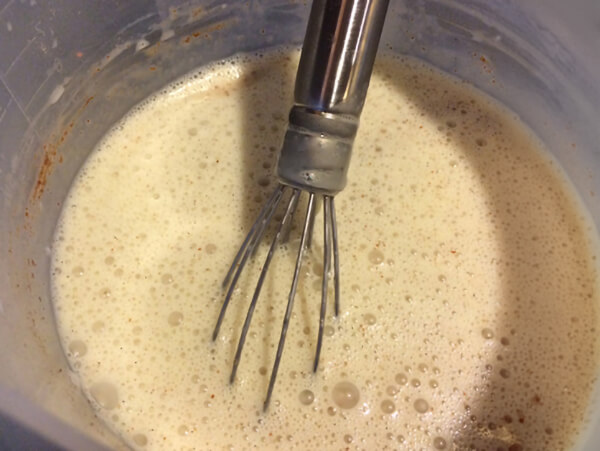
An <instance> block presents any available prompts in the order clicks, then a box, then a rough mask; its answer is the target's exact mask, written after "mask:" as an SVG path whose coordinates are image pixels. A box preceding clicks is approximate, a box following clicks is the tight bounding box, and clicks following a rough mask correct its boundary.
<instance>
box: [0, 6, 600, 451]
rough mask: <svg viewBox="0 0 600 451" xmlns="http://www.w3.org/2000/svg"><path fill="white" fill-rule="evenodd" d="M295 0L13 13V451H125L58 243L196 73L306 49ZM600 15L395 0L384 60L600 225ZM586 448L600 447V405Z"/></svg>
mask: <svg viewBox="0 0 600 451" xmlns="http://www.w3.org/2000/svg"><path fill="white" fill-rule="evenodd" d="M309 6H310V5H307V4H305V2H301V1H298V0H249V1H237V0H231V1H229V2H223V1H216V0H213V1H210V0H209V1H196V2H194V1H183V0H172V1H169V0H155V1H153V2H151V1H145V0H127V1H116V0H97V1H94V2H82V1H77V0H56V1H50V2H39V3H38V2H36V1H35V0H30V1H24V0H0V218H1V220H0V342H1V343H2V352H0V448H3V449H4V448H9V449H10V448H15V449H17V448H18V449H22V448H24V447H26V446H29V447H30V448H32V449H38V448H43V447H46V448H47V449H53V448H52V447H63V448H67V449H87V450H93V449H104V447H113V448H123V447H124V445H122V444H121V443H120V441H119V440H118V438H116V437H114V436H113V435H112V434H111V433H110V432H109V431H108V430H107V429H106V427H105V426H103V425H102V424H101V423H100V422H99V421H98V420H97V419H96V418H95V417H94V413H93V411H92V409H91V407H90V405H89V404H88V402H87V401H86V399H85V398H84V397H83V396H82V395H81V393H80V390H79V388H78V387H77V386H76V384H75V383H73V380H74V379H73V378H72V376H71V375H72V373H71V370H70V369H69V367H68V365H67V361H66V359H65V356H64V354H63V352H62V349H61V347H60V344H59V341H58V336H57V333H56V330H55V326H54V319H53V312H52V306H51V296H50V284H49V274H50V271H49V262H50V252H51V250H50V245H51V242H52V237H53V232H54V227H55V224H56V221H57V218H58V215H59V213H60V210H61V205H62V201H63V199H64V198H65V195H66V194H67V191H68V189H69V186H70V184H71V182H72V180H73V178H74V176H75V174H76V173H77V171H78V169H79V168H80V167H81V165H82V164H83V162H84V161H85V159H86V157H87V155H88V153H89V152H90V150H91V149H92V148H93V147H94V144H95V143H96V142H97V141H98V140H99V138H100V137H101V136H102V135H103V134H104V133H105V132H106V131H107V130H108V129H109V128H110V126H111V125H112V124H114V123H115V121H117V120H118V119H119V118H121V117H122V116H123V114H124V113H126V112H127V111H128V110H129V109H130V108H131V107H132V106H133V105H135V104H136V103H138V102H139V101H141V100H142V99H144V98H145V97H146V96H148V95H149V94H150V93H152V92H154V91H156V90H159V89H160V88H161V87H162V86H164V85H165V84H166V83H168V82H169V81H172V80H174V79H176V78H178V77H180V76H181V75H183V74H185V73H186V72H188V71H190V70H191V69H193V68H196V67H197V66H199V65H202V64H205V63H207V62H210V61H213V60H217V59H221V58H224V57H227V56H230V55H232V54H235V53H238V52H259V53H260V52H261V51H262V50H263V49H266V48H269V47H274V46H280V45H298V44H300V43H301V42H302V38H303V34H304V29H305V25H306V20H307V16H308V10H309ZM599 17H600V3H598V2H597V1H596V0H573V1H572V2H564V1H561V0H545V1H543V2H542V1H535V0H531V1H528V2H516V1H507V0H443V1H442V0H414V1H413V0H410V1H409V0H392V2H391V5H390V11H389V14H388V18H387V22H386V26H385V29H384V35H383V38H382V40H381V45H380V50H382V51H386V52H391V53H398V54H408V55H413V56H416V57H418V58H421V59H423V60H425V61H427V62H429V63H431V64H433V65H434V66H436V67H438V68H440V69H442V70H444V71H447V72H449V73H451V74H455V75H457V76H458V77H460V78H463V79H465V80H468V81H469V82H471V83H472V84H474V85H475V86H477V87H479V88H480V89H481V90H483V91H485V92H487V93H489V94H490V95H492V96H493V97H495V98H497V99H500V100H501V101H502V102H503V103H505V104H506V105H508V106H509V107H510V108H511V109H512V110H513V111H514V112H515V113H517V114H518V115H519V116H520V117H521V118H522V119H523V121H524V122H525V123H527V124H528V125H529V126H530V127H531V128H532V129H533V130H534V131H535V132H536V133H537V134H538V136H539V137H540V138H541V139H542V140H543V141H544V142H545V143H546V145H547V147H548V148H549V150H550V151H551V152H552V153H553V155H554V157H555V158H556V160H557V161H558V162H559V163H560V164H561V166H562V167H563V168H564V170H565V172H566V173H567V175H568V176H569V178H570V179H571V181H572V182H573V184H574V186H575V187H576V189H577V191H578V193H579V196H580V197H581V200H582V201H583V203H584V204H585V205H586V206H587V209H588V211H589V213H590V215H591V218H592V220H593V222H594V223H595V224H596V227H598V226H599V225H600V202H598V199H597V193H600V179H599V175H600V146H599V144H598V143H600V120H599V118H600V52H599V51H598V46H599V44H600V21H599V19H598V18H599ZM590 405H591V407H590V408H591V412H590V415H589V418H590V419H589V421H588V423H586V424H584V425H583V426H582V428H583V433H582V436H581V439H580V440H579V445H578V448H577V449H581V450H596V449H598V448H599V447H600V418H599V417H598V412H600V399H598V396H596V395H594V397H593V399H592V400H591V403H590Z"/></svg>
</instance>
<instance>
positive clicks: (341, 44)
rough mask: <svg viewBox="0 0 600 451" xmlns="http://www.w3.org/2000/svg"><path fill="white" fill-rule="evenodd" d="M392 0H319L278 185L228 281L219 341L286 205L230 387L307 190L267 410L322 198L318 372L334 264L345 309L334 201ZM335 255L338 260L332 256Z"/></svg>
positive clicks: (336, 286)
mask: <svg viewBox="0 0 600 451" xmlns="http://www.w3.org/2000/svg"><path fill="white" fill-rule="evenodd" d="M388 2H389V0H314V2H313V5H312V8H311V12H310V17H309V21H308V27H307V30H306V36H305V38H304V44H303V47H302V53H301V56H300V63H299V66H298V72H297V75H296V85H295V91H294V105H293V107H292V109H291V111H290V114H289V123H288V127H287V131H286V134H285V138H284V142H283V146H282V148H281V153H280V155H279V160H278V163H277V175H278V178H279V185H278V186H277V188H276V189H275V191H274V192H273V194H272V195H271V197H270V198H269V200H268V201H267V203H266V204H265V205H264V207H263V208H262V210H261V211H260V213H259V214H258V218H257V219H256V222H255V223H254V224H253V225H252V228H251V229H250V232H249V233H248V235H247V236H246V238H245V240H244V242H243V243H242V245H241V247H240V249H239V251H238V253H237V255H236V256H235V258H234V260H233V263H232V264H231V267H230V269H229V271H228V272H227V275H226V277H225V280H224V281H223V288H224V289H226V290H227V293H226V295H225V300H224V302H223V305H222V307H221V311H220V313H219V317H218V319H217V323H216V326H215V329H214V332H213V337H212V338H213V341H214V340H216V338H217V336H218V334H219V329H220V327H221V324H222V322H223V319H224V317H225V312H226V310H227V307H228V305H229V302H230V300H231V297H232V295H233V292H234V290H235V287H236V284H237V282H238V280H239V277H240V275H241V273H242V271H243V269H244V266H245V265H246V263H247V261H248V259H250V258H251V257H252V255H253V254H254V252H255V250H256V248H257V246H258V245H259V244H260V242H261V241H262V238H263V237H264V235H265V233H266V230H267V228H268V226H269V223H270V222H271V220H272V219H273V217H274V216H275V213H276V212H277V211H278V210H279V209H280V206H281V205H282V204H285V201H284V199H287V204H286V205H285V207H282V208H283V211H284V214H283V218H282V219H281V221H280V222H279V224H278V225H277V226H276V233H275V236H274V238H273V240H272V242H271V245H270V248H269V251H268V253H267V256H266V260H265V262H264V265H263V267H262V270H261V273H260V276H259V279H258V282H257V285H256V289H255V291H254V295H253V296H252V300H251V302H250V306H249V308H248V313H247V315H246V319H245V321H244V324H243V327H242V331H241V334H240V338H239V342H238V346H237V350H236V353H235V357H234V361H233V368H232V371H231V376H230V383H233V382H234V380H235V375H236V372H237V369H238V365H239V363H240V359H241V356H242V350H243V347H244V343H245V340H246V335H247V333H248V329H249V327H250V322H251V320H252V315H253V313H254V309H255V307H256V303H257V301H258V298H259V295H260V291H261V288H262V286H263V283H264V281H265V277H266V274H267V271H268V269H269V265H270V263H271V260H272V258H273V254H274V253H275V250H276V248H277V247H278V244H279V243H280V242H281V241H282V240H283V237H284V235H285V234H287V233H288V231H289V228H290V227H291V222H292V218H293V215H294V213H295V212H296V210H297V208H298V204H299V200H300V197H301V193H302V192H305V191H306V192H308V205H307V208H306V218H305V220H304V225H303V227H302V237H301V239H300V246H299V249H298V255H297V258H296V267H295V270H294V275H293V278H292V285H291V288H290V293H289V297H288V302H287V307H286V311H285V316H284V318H283V325H282V328H281V336H280V338H279V344H278V346H277V353H276V355H275V361H274V364H273V369H272V371H271V377H270V380H269V386H268V389H267V395H266V398H265V401H264V405H263V409H264V410H266V409H267V408H268V406H269V403H270V400H271V396H272V394H273V388H274V386H275V381H276V379H277V371H278V369H279V364H280V362H281V356H282V353H283V348H284V345H285V338H286V334H287V330H288V325H289V321H290V317H291V314H292V309H293V305H294V298H295V295H296V289H297V287H298V278H299V275H300V270H301V267H302V261H303V258H304V254H305V251H306V249H307V248H309V247H310V245H311V241H312V234H313V228H314V223H315V211H316V203H317V199H319V198H320V199H322V203H323V218H324V220H323V230H324V233H323V244H324V245H323V249H324V253H323V279H322V289H321V308H320V316H319V331H318V336H317V347H316V352H315V359H314V363H313V371H315V372H316V371H317V368H318V365H319V358H320V355H321V347H322V344H323V329H324V325H325V313H326V309H327V290H328V283H329V282H328V280H329V278H328V275H329V272H330V269H331V266H332V260H333V282H334V298H335V299H334V313H335V316H336V317H337V315H338V313H339V309H340V263H339V253H338V234H337V224H336V215H335V204H334V196H335V195H336V194H337V193H339V192H340V191H341V190H342V189H344V187H345V185H346V174H347V171H348V167H349V165H350V156H351V153H352V145H353V142H354V137H355V136H356V132H357V129H358V123H359V116H360V113H361V111H362V108H363V105H364V101H365V97H366V94H367V88H368V85H369V80H370V77H371V72H372V69H373V63H374V61H375V54H376V52H377V46H378V44H379V39H380V36H381V30H382V28H383V22H384V19H385V14H386V11H387V7H388ZM332 257H333V258H332Z"/></svg>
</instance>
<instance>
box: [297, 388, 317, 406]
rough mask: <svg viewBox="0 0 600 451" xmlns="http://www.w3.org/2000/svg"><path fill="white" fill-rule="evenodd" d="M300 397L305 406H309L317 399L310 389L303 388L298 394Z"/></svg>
mask: <svg viewBox="0 0 600 451" xmlns="http://www.w3.org/2000/svg"><path fill="white" fill-rule="evenodd" d="M298 398H299V399H300V402H301V403H302V404H304V405H305V406H308V405H310V404H312V403H313V401H314V400H315V395H314V393H313V392H312V391H310V390H302V391H301V392H300V395H299V396H298Z"/></svg>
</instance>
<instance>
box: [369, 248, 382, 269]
mask: <svg viewBox="0 0 600 451" xmlns="http://www.w3.org/2000/svg"><path fill="white" fill-rule="evenodd" d="M384 258H385V257H384V255H383V252H381V251H380V250H379V249H373V250H372V251H371V252H369V261H370V262H371V263H372V264H374V265H380V264H382V263H383V260H384Z"/></svg>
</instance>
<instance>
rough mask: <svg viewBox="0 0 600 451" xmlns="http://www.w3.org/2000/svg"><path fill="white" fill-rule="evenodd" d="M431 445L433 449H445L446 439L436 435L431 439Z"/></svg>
mask: <svg viewBox="0 0 600 451" xmlns="http://www.w3.org/2000/svg"><path fill="white" fill-rule="evenodd" d="M433 446H434V447H435V449H446V440H444V439H443V438H442V437H436V438H434V439H433Z"/></svg>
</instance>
